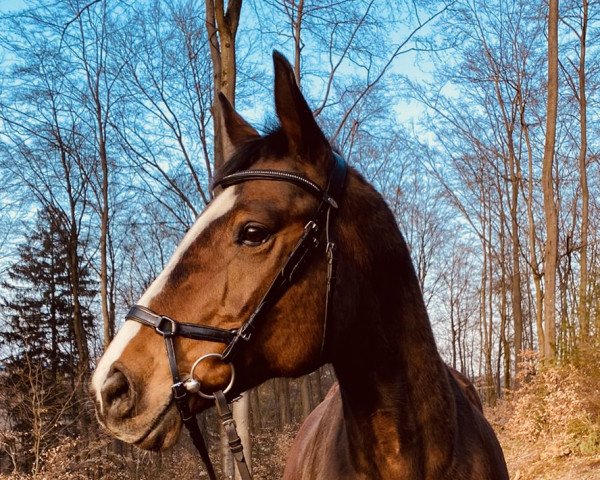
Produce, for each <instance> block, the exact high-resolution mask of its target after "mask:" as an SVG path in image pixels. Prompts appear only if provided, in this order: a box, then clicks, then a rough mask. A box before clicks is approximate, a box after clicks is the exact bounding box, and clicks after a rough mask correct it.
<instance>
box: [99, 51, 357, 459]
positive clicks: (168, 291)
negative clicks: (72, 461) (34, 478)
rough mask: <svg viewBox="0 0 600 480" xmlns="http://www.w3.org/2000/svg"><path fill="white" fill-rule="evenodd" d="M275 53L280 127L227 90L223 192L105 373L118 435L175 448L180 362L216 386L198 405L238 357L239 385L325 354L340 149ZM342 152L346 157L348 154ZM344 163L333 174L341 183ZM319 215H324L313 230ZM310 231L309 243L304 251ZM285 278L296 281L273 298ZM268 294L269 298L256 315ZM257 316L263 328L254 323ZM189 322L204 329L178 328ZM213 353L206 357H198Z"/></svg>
mask: <svg viewBox="0 0 600 480" xmlns="http://www.w3.org/2000/svg"><path fill="white" fill-rule="evenodd" d="M273 59H274V68H275V88H274V90H275V92H274V98H275V110H276V113H277V117H278V119H279V122H280V127H279V128H277V129H276V130H274V131H272V132H270V133H268V134H266V135H265V136H261V135H259V134H258V132H257V131H256V130H255V129H254V128H253V127H252V126H250V125H249V124H248V123H247V122H246V121H245V120H244V119H243V118H242V117H241V116H240V115H239V114H238V113H237V112H236V111H235V110H234V109H233V108H232V106H231V104H230V103H229V102H228V101H227V100H226V99H225V97H223V96H220V98H219V102H220V106H221V108H220V115H219V116H220V119H221V124H222V130H223V132H224V151H225V153H226V155H227V156H228V158H229V161H228V162H227V163H226V164H225V165H224V167H223V168H222V169H221V171H220V172H218V174H217V176H216V179H215V185H216V188H215V196H214V199H213V200H212V201H211V203H210V204H209V205H208V207H207V208H206V209H205V210H204V212H203V213H202V214H201V215H200V216H199V218H198V219H197V220H196V222H195V223H194V225H193V226H192V227H191V228H190V230H189V231H188V232H187V233H186V235H185V236H184V238H183V240H182V241H181V243H180V244H179V246H178V247H177V249H176V250H175V252H174V254H173V256H172V258H171V259H170V261H169V262H168V264H167V266H166V267H165V268H164V270H163V271H162V272H161V273H160V275H159V276H158V277H157V278H156V279H155V280H154V282H153V283H152V284H151V285H150V287H149V288H148V289H147V290H146V292H145V293H144V294H143V295H142V297H141V298H140V299H139V301H138V302H137V306H136V307H135V309H134V310H132V312H131V314H130V316H129V317H128V319H127V320H126V321H125V323H124V325H123V326H122V328H121V329H120V330H119V332H118V333H117V335H116V336H115V338H114V339H113V340H112V342H111V343H110V345H109V347H108V348H107V349H106V351H105V353H104V355H103V356H102V357H101V358H100V360H99V362H98V365H97V368H96V370H95V372H94V374H93V377H92V381H91V392H92V395H93V397H94V399H95V401H96V412H97V416H98V419H99V420H100V422H101V423H102V424H103V425H104V426H105V427H106V428H107V429H108V430H109V431H110V432H112V433H113V434H114V435H115V436H117V437H118V438H120V439H122V440H124V441H126V442H129V443H134V444H136V445H138V446H140V447H142V448H146V449H161V448H166V447H168V446H170V445H172V444H173V443H174V442H175V441H176V440H177V438H178V436H179V431H180V428H181V419H180V415H179V413H178V411H177V408H176V405H175V401H174V396H173V390H172V386H173V378H174V377H175V376H176V375H177V376H179V377H180V378H181V381H182V382H184V381H186V380H188V379H189V378H192V377H193V379H194V380H195V381H197V382H198V383H199V388H200V389H201V391H202V392H203V393H204V394H205V395H204V396H200V395H194V396H192V397H191V398H190V400H189V402H188V403H189V405H188V407H189V409H190V410H191V412H192V413H193V412H199V411H201V410H203V409H205V408H207V407H209V406H211V405H212V403H211V402H210V400H208V399H207V398H204V397H205V396H207V397H210V393H211V392H213V391H216V390H222V389H225V388H227V386H228V385H229V384H230V382H231V381H232V380H233V379H232V375H233V371H232V369H235V380H234V381H233V384H232V385H231V387H232V388H231V391H230V392H229V395H230V396H231V397H235V396H236V395H238V394H239V393H241V392H243V391H245V390H247V389H249V388H251V387H253V386H255V385H258V384H260V383H261V382H263V381H264V380H266V379H268V378H272V377H276V376H299V375H303V374H305V373H308V372H310V371H312V370H314V369H315V368H316V367H318V366H319V365H320V364H321V363H323V362H324V361H325V356H324V342H325V336H326V332H325V321H326V313H327V312H326V310H327V299H326V297H327V295H325V293H324V292H325V291H326V285H327V284H328V283H329V282H331V280H332V279H331V269H330V268H328V262H327V255H326V249H327V246H326V242H325V241H324V237H325V236H326V235H327V234H328V232H325V230H328V229H329V228H330V225H329V221H330V219H329V217H330V215H335V214H337V212H333V213H332V210H336V209H338V207H339V209H341V208H343V205H342V204H340V205H338V204H337V203H336V200H339V199H334V198H332V196H331V188H330V187H331V186H330V185H329V184H330V183H331V182H332V175H334V174H332V168H335V163H336V156H335V154H334V153H333V152H332V149H331V146H330V145H329V143H328V141H327V140H326V138H325V136H324V135H323V133H322V132H321V130H320V128H319V127H318V125H317V123H316V122H315V120H314V117H313V115H312V112H311V110H310V108H309V107H308V104H307V102H306V100H305V99H304V97H303V96H302V93H301V92H300V89H299V88H298V85H297V83H296V80H295V77H294V73H293V70H292V68H291V66H290V64H289V63H288V62H287V60H286V59H285V58H284V57H282V56H281V55H280V54H278V53H275V54H274V56H273ZM337 162H338V167H340V165H339V163H340V162H343V161H341V160H340V159H339V158H337ZM332 165H333V167H332ZM340 168H342V169H344V168H345V164H343V165H342V166H341V167H340ZM261 172H262V173H261ZM265 172H266V173H265ZM269 172H270V173H269ZM343 174H344V172H342V174H341V178H337V179H334V180H333V181H334V183H336V182H337V185H334V187H335V189H337V190H338V191H339V190H340V189H341V186H342V185H343V182H344V180H343ZM250 180H252V181H250ZM315 216H318V218H315ZM311 222H312V223H316V224H317V225H316V227H317V228H316V229H315V231H313V232H308V230H309V227H310V224H311ZM313 227H314V225H313ZM331 228H333V227H331ZM307 236H308V237H310V238H308V240H306V239H305V238H306V237H307ZM302 239H304V240H302ZM301 241H304V243H305V244H304V247H303V248H308V249H309V252H308V254H305V255H303V252H297V250H298V244H299V243H300V242H301ZM309 244H310V245H309ZM307 245H308V247H307ZM294 255H295V256H296V258H293V259H292V261H291V263H290V256H292V257H293V256H294ZM282 276H283V277H285V278H283V280H281V277H282ZM277 279H279V280H277ZM276 282H280V283H281V282H282V283H283V284H284V288H283V287H282V288H279V287H278V291H275V292H272V293H270V294H269V295H270V297H269V298H267V299H265V296H266V294H267V293H268V291H269V288H270V287H271V286H272V285H273V283H276ZM267 296H268V295H267ZM271 297H272V298H271ZM261 303H268V304H269V305H268V308H264V309H263V311H261V312H259V313H260V314H259V315H257V317H261V318H253V316H254V315H255V314H256V311H257V309H259V306H260V305H261ZM249 319H252V325H251V329H247V330H244V332H243V335H242V334H241V329H242V327H245V326H247V325H246V324H247V323H248V320H249ZM195 327H196V328H195ZM186 329H187V330H189V331H191V332H196V335H188V336H185V335H181V336H180V335H178V334H179V333H181V332H183V331H184V330H186ZM199 329H200V330H199ZM201 329H204V330H201ZM187 330H186V331H187ZM250 330H251V332H250ZM157 331H158V332H159V333H161V335H158V334H157ZM198 332H200V333H198ZM206 332H208V333H207V334H206V335H203V334H202V333H206ZM211 332H212V333H213V334H214V335H213V336H212V337H211ZM163 337H165V338H168V342H167V343H169V342H171V343H170V344H171V347H169V346H168V345H167V350H168V349H169V348H172V349H173V352H172V358H174V359H175V362H176V364H175V365H174V366H173V365H170V363H169V357H168V355H167V354H166V352H165V341H164V340H163ZM234 340H235V342H234ZM232 343H235V355H233V353H234V352H231V351H228V352H226V354H227V355H226V356H227V361H223V360H222V359H221V358H220V356H221V354H223V353H224V352H225V350H226V349H227V348H228V350H232V348H231V344H232ZM211 354H216V355H211ZM206 355H208V357H205V356H206ZM200 358H204V359H205V360H203V361H201V362H200V364H196V365H194V364H195V362H196V360H198V359H200ZM173 369H175V370H176V371H173ZM192 369H193V372H191V371H192ZM186 402H187V400H186Z"/></svg>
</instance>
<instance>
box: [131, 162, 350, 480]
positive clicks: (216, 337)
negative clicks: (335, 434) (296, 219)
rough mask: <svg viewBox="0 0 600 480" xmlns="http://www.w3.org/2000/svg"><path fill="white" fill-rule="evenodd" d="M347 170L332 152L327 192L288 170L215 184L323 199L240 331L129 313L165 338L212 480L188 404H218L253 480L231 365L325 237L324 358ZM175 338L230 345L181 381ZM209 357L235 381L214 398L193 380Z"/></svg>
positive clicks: (183, 406)
mask: <svg viewBox="0 0 600 480" xmlns="http://www.w3.org/2000/svg"><path fill="white" fill-rule="evenodd" d="M347 169H348V167H347V165H346V162H345V160H344V159H343V158H342V157H341V156H340V155H338V154H337V153H335V152H332V155H331V161H330V168H329V174H328V178H327V183H326V186H325V188H324V189H323V188H321V187H319V186H318V185H317V184H316V183H314V182H313V181H311V180H309V179H307V178H305V177H303V176H301V175H299V174H297V173H295V172H289V171H283V170H242V171H239V172H236V173H232V174H230V175H227V176H224V177H223V178H221V179H220V180H219V181H218V182H216V183H215V185H214V187H213V188H216V187H222V188H227V187H229V186H232V185H237V184H239V183H243V182H248V181H251V180H271V181H279V182H288V183H292V184H294V185H296V186H298V187H300V188H302V189H304V190H306V191H307V192H309V193H311V194H312V195H315V196H316V197H317V198H318V199H319V200H320V202H319V205H318V207H317V209H316V210H315V211H314V213H313V215H312V217H311V219H310V220H309V221H308V223H307V224H306V225H305V227H304V232H303V233H302V236H301V237H300V238H299V240H298V242H297V243H296V245H295V246H294V248H293V249H292V251H291V252H290V254H289V255H288V257H287V259H286V261H285V263H284V265H283V267H282V268H281V270H280V271H279V273H277V275H276V276H275V278H274V279H273V280H272V282H271V284H270V286H269V288H268V289H267V291H266V293H265V294H264V295H263V297H262V299H261V300H260V301H259V302H258V304H257V306H256V307H255V309H254V311H253V312H252V313H251V314H250V316H249V317H248V319H247V320H246V321H245V322H244V323H243V324H242V326H241V327H240V328H238V329H235V330H226V329H223V328H218V327H211V326H206V325H198V324H193V323H185V322H178V321H176V320H173V319H172V318H170V317H167V316H164V315H158V314H156V313H154V312H152V311H151V310H150V309H148V308H146V307H142V306H140V305H134V306H133V307H131V309H130V310H129V312H128V313H127V316H126V318H127V319H128V320H134V321H136V322H139V323H141V324H142V325H146V326H149V327H152V328H154V330H155V331H156V333H158V334H159V335H161V336H162V337H163V338H164V341H165V346H166V349H167V357H168V360H169V368H170V370H171V376H172V377H173V385H172V387H171V389H172V391H173V400H174V402H175V405H176V406H177V408H178V410H179V413H180V415H181V419H182V421H183V423H184V425H185V426H186V427H187V429H188V430H189V432H190V436H191V438H192V441H193V443H194V445H195V446H196V449H197V450H198V452H199V454H200V456H201V458H202V460H203V462H204V464H205V465H206V468H207V472H208V474H209V477H210V479H211V480H215V479H216V475H215V472H214V468H213V466H212V462H211V461H210V457H209V455H208V450H207V447H206V443H205V441H204V438H203V437H202V434H201V432H200V429H199V427H198V423H197V421H196V417H195V415H193V414H192V413H191V411H190V407H189V402H188V400H189V398H190V396H191V395H193V394H200V395H201V396H203V397H205V398H211V399H214V400H215V403H216V407H217V411H218V413H219V416H220V417H221V420H222V422H223V426H224V427H225V432H226V434H227V435H228V440H229V445H230V448H231V451H232V453H233V456H234V459H235V460H236V462H237V465H238V470H239V471H240V475H241V476H242V479H243V480H248V479H251V476H250V472H249V470H248V466H247V465H246V462H245V459H244V454H243V447H242V445H241V441H240V439H239V436H238V435H237V432H236V429H235V423H234V421H233V418H232V415H231V411H230V410H229V406H228V403H227V400H226V399H225V394H226V393H227V392H228V391H229V389H230V388H231V387H232V385H233V381H234V369H233V364H232V363H231V362H232V361H233V360H234V359H235V357H236V355H237V354H238V353H239V350H240V345H242V344H243V343H245V342H248V341H249V340H250V338H251V337H252V334H253V332H254V331H255V329H256V326H257V325H258V322H259V321H260V319H261V318H262V317H264V316H265V314H266V313H267V312H268V311H269V309H270V308H271V307H272V306H273V305H275V303H276V302H277V301H278V300H279V298H281V296H282V295H283V294H284V293H285V292H286V291H287V290H288V289H289V287H290V286H291V285H292V284H293V283H294V281H296V279H297V278H298V276H299V274H300V273H301V272H302V271H303V270H304V267H305V266H306V264H307V263H308V262H309V260H310V259H311V258H312V257H313V255H314V254H315V253H316V252H317V249H318V247H319V246H320V245H321V236H322V234H324V235H325V239H326V246H325V253H326V256H327V284H326V296H325V314H324V328H323V337H322V343H321V354H323V349H324V346H325V336H326V328H327V318H328V316H329V309H330V305H331V295H332V285H333V278H334V274H335V273H334V270H335V268H334V267H335V265H334V250H335V244H334V242H333V241H332V239H331V236H330V225H329V224H330V217H331V212H332V210H335V209H337V208H338V203H337V200H338V199H339V198H340V196H341V194H342V192H343V189H344V184H345V180H346V173H347ZM175 337H184V338H190V339H193V340H205V341H210V342H216V343H223V344H226V347H225V350H224V351H223V353H222V354H218V353H211V354H208V355H204V356H202V357H200V358H199V359H198V360H196V362H195V363H194V366H193V367H192V370H191V372H190V377H189V378H186V379H182V378H181V375H180V374H179V369H178V368H177V357H176V355H175V346H174V343H173V339H174V338H175ZM208 357H218V358H220V359H221V360H222V361H223V362H226V363H229V365H230V367H231V380H230V382H229V385H228V386H227V387H226V388H225V389H224V390H223V391H217V392H214V393H213V394H206V393H203V392H201V390H200V383H199V382H198V381H196V380H195V379H194V378H193V373H194V370H195V368H196V367H197V365H198V364H199V363H200V362H202V361H203V360H204V359H206V358H208Z"/></svg>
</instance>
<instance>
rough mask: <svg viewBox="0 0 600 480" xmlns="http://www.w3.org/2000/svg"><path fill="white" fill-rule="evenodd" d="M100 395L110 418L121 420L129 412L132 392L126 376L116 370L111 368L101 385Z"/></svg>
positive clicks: (132, 399)
mask: <svg viewBox="0 0 600 480" xmlns="http://www.w3.org/2000/svg"><path fill="white" fill-rule="evenodd" d="M100 394H101V395H102V402H103V403H104V405H105V407H106V410H107V412H108V413H109V414H110V416H112V417H120V418H122V417H125V416H126V415H127V414H128V413H129V412H131V410H132V408H133V403H134V391H133V388H132V385H131V382H130V381H129V379H128V378H127V376H126V375H125V374H124V373H123V372H122V371H121V370H119V369H118V368H116V367H113V369H112V371H111V373H110V374H109V375H108V377H107V378H106V380H105V382H104V385H102V389H101V390H100Z"/></svg>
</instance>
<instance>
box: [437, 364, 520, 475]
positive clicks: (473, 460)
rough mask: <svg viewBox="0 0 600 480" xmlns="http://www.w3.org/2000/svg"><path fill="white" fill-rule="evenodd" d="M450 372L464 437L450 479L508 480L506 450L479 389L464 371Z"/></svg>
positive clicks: (460, 432) (461, 436)
mask: <svg viewBox="0 0 600 480" xmlns="http://www.w3.org/2000/svg"><path fill="white" fill-rule="evenodd" d="M448 372H449V374H450V376H451V380H453V382H452V383H453V385H454V392H455V398H456V406H457V424H458V427H459V432H458V435H459V438H460V442H459V444H458V445H457V450H456V452H455V466H454V469H453V471H452V473H451V475H450V476H449V477H448V478H471V479H485V480H508V472H507V470H506V462H505V460H504V454H503V452H502V448H501V447H500V443H499V442H498V439H497V438H496V436H495V434H494V431H493V430H492V427H491V425H490V424H489V422H488V421H487V419H486V418H485V417H484V415H483V406H482V404H481V400H480V399H479V395H478V394H477V390H475V387H474V386H473V384H472V383H471V382H470V381H469V379H468V378H467V377H465V376H464V375H463V374H461V373H460V372H458V371H456V370H454V369H453V368H451V367H448ZM461 397H462V398H461Z"/></svg>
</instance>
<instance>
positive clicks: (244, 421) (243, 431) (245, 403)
mask: <svg viewBox="0 0 600 480" xmlns="http://www.w3.org/2000/svg"><path fill="white" fill-rule="evenodd" d="M249 393H250V392H244V393H243V394H242V397H241V398H240V399H239V400H238V401H237V402H235V403H234V404H233V419H234V420H235V424H236V426H237V431H238V434H239V436H240V439H241V440H242V446H243V447H244V457H245V459H246V463H247V464H248V468H249V469H250V472H252V443H251V438H250V395H249ZM235 478H236V480H242V477H241V475H240V472H239V471H238V469H237V467H236V469H235Z"/></svg>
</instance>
